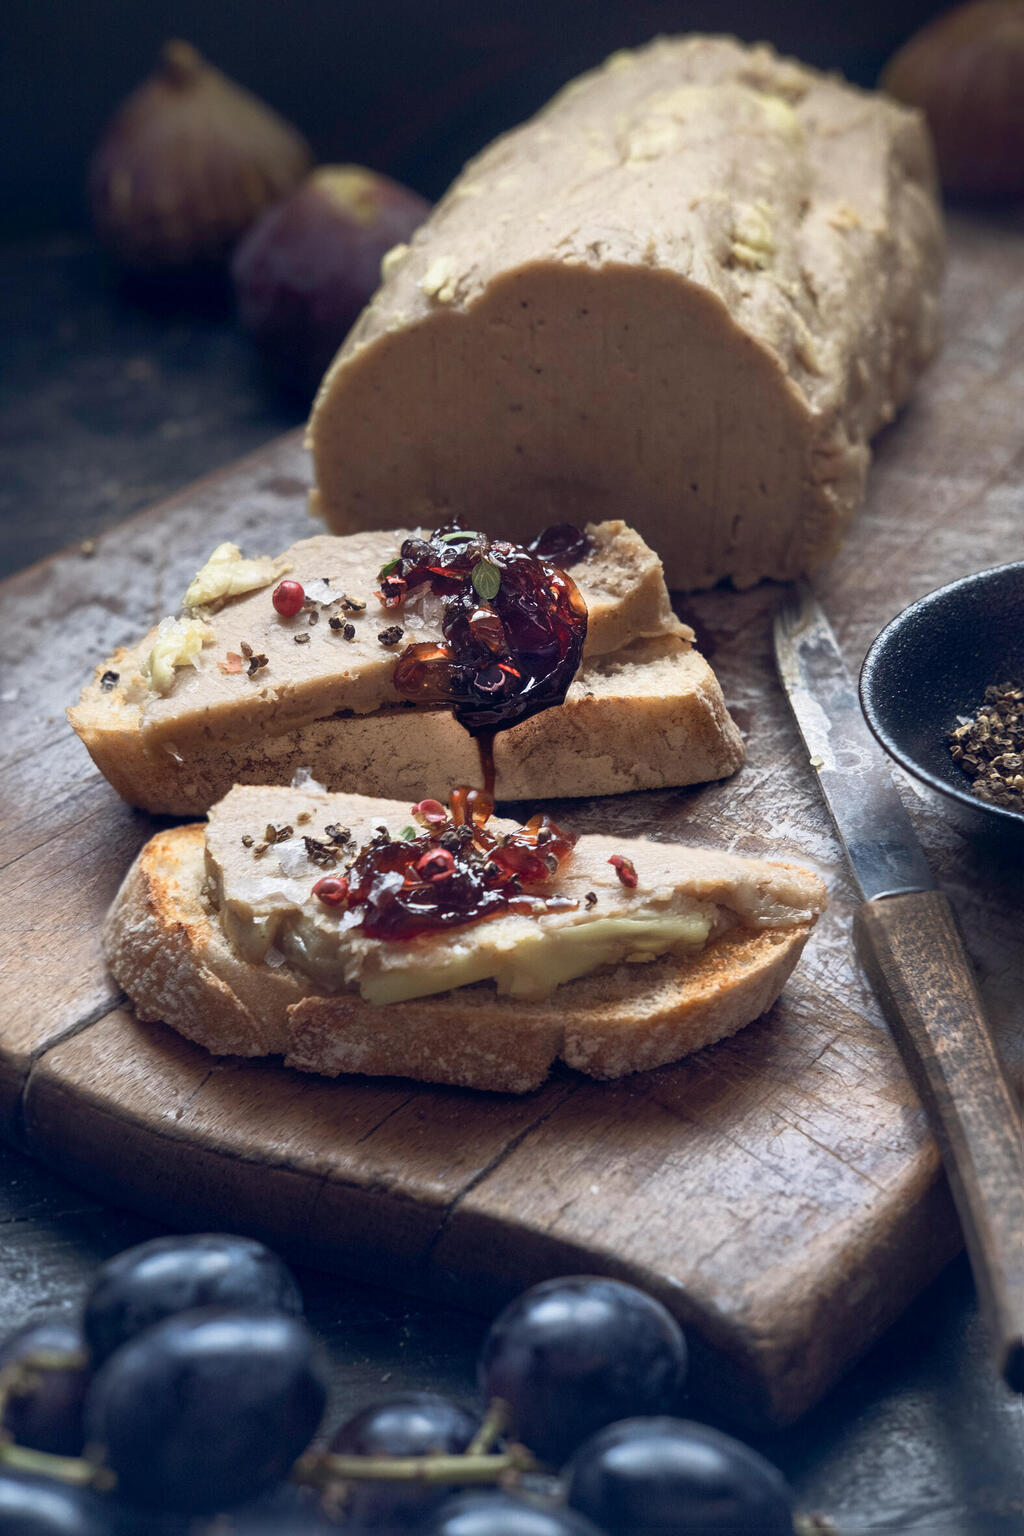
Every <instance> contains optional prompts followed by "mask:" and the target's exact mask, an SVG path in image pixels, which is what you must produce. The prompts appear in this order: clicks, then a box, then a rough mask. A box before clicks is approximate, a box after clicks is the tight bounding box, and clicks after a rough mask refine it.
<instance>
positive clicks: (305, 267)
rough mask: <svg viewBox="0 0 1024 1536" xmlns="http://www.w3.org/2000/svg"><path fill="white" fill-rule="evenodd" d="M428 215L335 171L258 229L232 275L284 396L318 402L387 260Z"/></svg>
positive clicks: (369, 179) (247, 322) (419, 203)
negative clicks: (318, 391)
mask: <svg viewBox="0 0 1024 1536" xmlns="http://www.w3.org/2000/svg"><path fill="white" fill-rule="evenodd" d="M429 211H430V205H429V203H427V202H426V201H425V200H424V199H423V198H422V197H420V196H419V195H418V194H417V193H415V192H412V191H410V190H409V188H408V187H403V186H401V185H400V184H399V183H398V182H396V181H391V180H389V178H388V177H386V176H380V175H378V174H377V173H376V172H375V171H370V170H366V169H364V167H362V166H358V165H336V166H321V167H320V168H319V169H318V170H315V171H314V172H313V173H312V175H310V176H309V177H307V179H306V180H305V181H304V182H303V184H302V186H301V187H299V188H298V189H297V190H296V191H294V192H293V193H292V194H291V195H290V196H289V197H286V198H285V199H284V200H283V201H282V202H280V203H278V204H277V205H276V207H274V208H270V209H268V210H267V212H266V213H264V214H263V215H262V217H261V218H259V219H258V220H257V221H256V223H255V224H254V225H253V227H252V229H251V230H250V231H249V233H248V234H247V235H246V237H245V239H244V240H242V242H241V243H240V245H239V246H238V249H237V250H236V252H235V255H234V259H233V261H232V265H231V271H232V276H233V278H234V284H235V294H236V298H237V301H238V312H239V315H240V317H241V321H242V324H243V325H244V326H245V328H246V330H248V331H249V332H250V333H251V334H252V336H253V337H254V338H255V340H256V342H257V344H258V346H259V347H260V349H261V351H262V352H263V354H264V356H265V358H266V359H267V362H268V363H269V365H270V366H271V368H272V369H273V371H274V373H275V374H276V375H277V377H278V378H279V379H280V381H281V383H282V384H283V385H284V386H285V387H286V388H288V389H291V390H294V391H297V392H299V393H301V394H303V395H304V396H306V397H307V398H310V397H311V396H312V394H313V392H314V390H315V389H316V386H317V384H318V383H319V382H320V379H321V377H322V375H323V373H324V371H325V369H326V368H327V365H328V364H329V363H330V361H331V358H332V357H333V356H334V354H335V352H336V351H337V350H338V348H339V347H340V345H341V343H342V342H343V341H344V339H345V336H346V334H347V333H348V331H349V329H350V327H351V325H352V322H353V321H354V320H355V318H356V316H357V315H358V314H359V312H360V310H361V309H362V308H363V306H364V305H365V304H366V303H367V301H368V299H369V298H370V296H371V294H372V293H373V292H374V290H375V289H376V288H377V285H378V283H379V282H380V272H381V261H382V259H383V258H384V256H385V255H386V254H387V253H388V252H389V251H391V250H392V249H393V248H394V247H395V246H396V245H397V246H400V245H402V244H403V243H404V242H405V241H407V240H408V239H409V237H410V236H411V234H412V232H413V230H414V229H416V227H417V225H419V224H420V223H422V221H423V219H424V218H426V216H427V214H428V213H429Z"/></svg>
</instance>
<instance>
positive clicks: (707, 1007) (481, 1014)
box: [104, 789, 824, 1093]
mask: <svg viewBox="0 0 1024 1536" xmlns="http://www.w3.org/2000/svg"><path fill="white" fill-rule="evenodd" d="M297 807H300V808H304V809H303V810H300V811H299V812H298V814H303V813H304V811H311V812H312V818H311V820H310V821H309V822H307V823H306V824H305V825H311V826H313V827H314V828H315V829H316V830H320V823H321V822H324V821H327V822H330V820H331V818H332V817H333V818H334V819H336V820H343V821H344V822H345V823H346V825H349V826H351V827H352V829H353V831H355V832H358V830H359V829H360V828H362V829H364V830H365V828H366V827H367V826H370V827H372V826H373V825H375V824H376V823H378V822H379V821H380V819H381V817H382V816H383V817H386V818H387V820H389V821H390V822H391V824H392V826H396V825H397V824H398V823H399V822H400V821H401V820H403V819H405V818H407V817H408V814H409V812H408V807H407V806H406V805H405V804H404V803H402V802H393V801H392V802H382V801H372V800H365V799H362V798H361V797H357V796H323V795H317V794H315V793H314V794H310V793H309V792H298V791H286V790H278V791H273V792H270V793H269V795H268V792H266V791H261V790H242V789H239V790H235V791H233V792H232V795H231V796H229V797H228V799H227V801H226V802H225V803H224V806H223V807H218V808H217V809H216V810H215V811H214V813H213V814H214V822H213V827H214V830H213V831H211V834H210V841H209V846H208V843H207V833H206V829H205V828H204V827H203V826H202V825H191V826H184V827H177V828H173V829H171V830H169V831H165V832H161V833H159V834H157V836H155V837H154V838H152V839H151V840H150V842H149V843H147V845H146V846H145V848H143V850H142V852H141V853H140V854H139V856H138V858H137V859H136V861H135V863H134V865H133V866H132V869H131V870H130V872H129V874H128V876H127V877H126V879H125V881H124V884H123V885H122V887H121V890H120V892H119V893H118V896H117V898H116V900H115V903H114V906H113V908H112V910H111V913H110V916H109V918H108V920H107V924H106V927H105V931H104V949H105V953H106V956H107V960H108V963H109V965H110V968H111V970H112V971H113V973H114V976H115V977H116V978H117V980H118V982H119V983H120V984H121V985H122V986H123V987H124V988H125V990H126V991H127V992H128V994H129V996H130V997H131V998H132V999H133V1001H134V1003H135V1007H136V1011H137V1013H138V1015H139V1017H140V1018H142V1019H152V1020H163V1021H164V1022H165V1023H167V1024H170V1025H171V1026H173V1027H174V1028H175V1029H177V1030H179V1031H180V1032H181V1033H182V1034H184V1035H186V1036H187V1037H188V1038H189V1039H192V1040H195V1041H197V1042H198V1043H200V1044H201V1045H204V1046H205V1047H206V1048H207V1049H209V1050H211V1051H213V1052H214V1053H216V1054H230V1055H241V1056H258V1055H265V1054H279V1055H283V1056H284V1058H285V1062H286V1064H287V1065H291V1066H294V1067H298V1068H300V1069H301V1070H303V1071H308V1072H316V1073H321V1074H324V1075H327V1076H336V1075H337V1074H338V1073H341V1072H355V1073H363V1074H369V1075H389V1076H407V1077H414V1078H419V1079H422V1080H424V1081H429V1082H444V1083H454V1084H459V1085H463V1086H467V1087H473V1088H482V1089H495V1090H502V1091H507V1092H515V1093H522V1092H526V1091H527V1090H529V1089H531V1088H534V1087H536V1086H537V1085H538V1084H539V1083H541V1082H542V1081H543V1080H544V1078H545V1077H546V1076H547V1074H548V1072H549V1070H550V1068H551V1066H552V1064H553V1063H554V1061H555V1060H556V1059H558V1058H561V1059H562V1060H563V1061H565V1062H566V1063H568V1064H569V1065H570V1066H572V1067H574V1068H576V1069H578V1070H580V1071H582V1072H584V1073H587V1074H588V1075H590V1076H592V1077H596V1078H611V1077H618V1076H621V1075H623V1074H624V1073H628V1072H634V1071H638V1070H644V1069H647V1068H650V1067H655V1066H659V1065H662V1064H664V1063H666V1062H669V1061H674V1060H676V1059H677V1058H679V1057H681V1056H684V1055H687V1054H688V1053H689V1052H691V1051H695V1050H698V1049H700V1048H701V1047H702V1046H704V1045H707V1044H709V1043H710V1042H712V1041H714V1040H718V1039H720V1038H722V1037H723V1036H726V1035H729V1034H732V1033H734V1032H735V1031H736V1030H738V1029H740V1028H742V1027H743V1025H745V1024H747V1023H749V1022H750V1021H751V1020H753V1019H755V1018H757V1017H758V1016H759V1015H760V1014H761V1013H763V1012H764V1011H765V1010H766V1009H767V1008H768V1007H770V1006H771V1004H772V1003H773V1002H774V1001H775V999H776V997H777V996H778V994H779V992H780V990H781V989H782V987H783V985H784V984H785V981H786V979H787V978H788V976H789V974H790V972H791V971H792V969H793V966H794V965H795V963H796V961H797V959H798V957H799V955H800V952H801V950H802V948H803V946H804V943H805V942H806V939H807V937H808V935H809V933H810V931H811V929H812V927H813V925H814V922H815V920H816V918H817V915H818V913H819V912H820V911H821V909H822V907H823V905H824V889H823V887H822V884H821V882H820V880H818V878H817V877H816V876H815V875H813V874H811V873H809V872H808V871H806V870H803V869H800V868H798V867H796V866H792V865H786V864H776V863H770V862H768V861H764V860H756V859H744V858H741V857H739V856H736V855H729V854H721V853H717V852H711V851H707V850H700V849H691V848H686V847H682V846H680V845H670V844H664V843H651V842H647V841H645V840H642V839H638V840H616V841H615V842H614V843H612V844H610V845H611V846H615V847H616V848H618V849H621V850H622V851H623V853H625V854H626V855H628V856H629V857H631V858H632V859H633V861H634V863H635V864H636V867H637V871H638V874H639V877H640V883H639V887H638V889H637V890H636V891H635V892H632V891H624V890H623V889H621V888H618V887H617V885H616V881H615V877H614V875H613V874H611V872H609V871H607V868H606V859H605V855H606V853H607V845H609V840H608V839H602V838H599V837H584V838H581V839H580V841H579V843H578V844H577V848H576V851H575V852H574V854H573V855H572V857H571V859H570V860H568V861H567V863H566V866H565V868H566V870H567V871H569V872H570V873H569V875H568V876H567V880H569V881H575V882H576V883H577V884H578V883H580V882H581V881H582V882H584V883H586V884H588V885H589V884H592V885H593V886H594V887H595V890H596V892H597V894H598V900H597V901H596V902H595V903H594V905H593V911H592V913H591V910H590V908H589V907H588V908H587V910H586V911H583V910H580V911H578V912H577V913H575V914H565V913H562V914H559V916H558V917H557V918H554V919H553V920H552V926H553V929H561V931H563V932H564V926H565V924H572V925H575V927H576V929H577V931H578V933H579V934H580V935H581V936H583V938H584V940H585V941H586V930H587V927H588V924H597V923H600V922H601V921H603V920H606V919H607V916H608V914H609V912H610V911H612V910H615V911H617V912H619V913H620V914H621V913H627V914H629V913H631V914H632V915H633V916H639V915H640V914H642V913H643V912H645V911H646V912H647V913H648V914H649V913H650V912H651V910H652V909H653V908H658V909H659V910H665V911H668V910H673V911H675V910H676V909H677V908H678V907H679V904H680V903H681V904H682V910H684V911H690V910H691V908H692V909H693V910H694V911H700V912H701V913H703V914H704V917H705V919H706V920H707V921H709V922H710V929H709V937H708V939H707V941H706V943H705V944H704V947H703V948H701V949H699V950H698V949H696V948H695V947H694V946H693V945H691V946H690V947H688V948H687V950H686V952H685V953H682V952H672V953H667V954H663V955H660V956H658V957H656V958H653V959H652V958H651V956H650V954H647V955H646V956H645V957H644V958H645V960H646V963H643V964H640V963H629V959H628V957H626V958H623V957H622V956H621V955H620V956H619V958H617V959H615V960H614V961H612V962H610V963H603V964H599V966H598V968H597V969H594V970H592V971H591V972H590V973H588V974H583V975H580V976H578V977H577V978H576V979H573V980H569V981H565V982H563V983H562V984H560V985H556V986H554V987H553V989H552V990H551V992H550V995H548V996H546V997H525V998H524V997H520V996H508V995H502V994H501V993H500V992H499V991H498V990H497V986H496V984H495V982H494V981H493V980H488V981H478V982H475V983H473V984H471V985H466V986H459V987H455V988H452V989H451V990H448V991H443V992H439V993H438V992H433V993H431V994H430V995H426V996H422V997H417V998H413V999H411V1000H407V1001H398V1002H393V1003H387V1004H384V1005H377V1004H374V1003H372V1002H369V1001H367V1000H366V998H365V997H364V996H363V995H362V994H361V991H360V990H357V988H356V985H354V984H353V983H352V982H351V981H350V982H349V983H348V984H345V983H343V982H342V983H339V987H338V989H337V990H330V989H328V987H327V986H326V985H324V984H323V981H322V980H321V981H320V982H314V981H313V980H311V978H310V976H309V975H308V974H306V973H304V971H303V970H300V969H299V968H298V965H297V962H296V958H295V957H296V955H301V954H302V953H303V946H302V944H301V943H300V944H298V946H297V947H295V945H294V944H292V946H291V947H290V951H289V953H290V958H286V957H285V955H284V954H283V953H282V952H281V951H279V950H277V949H276V948H275V947H273V945H271V947H270V948H268V949H266V958H264V959H262V960H254V959H252V958H247V957H246V953H245V952H244V951H245V944H240V941H239V934H238V930H237V927H234V926H232V923H231V922H228V921H227V917H226V914H228V913H229V911H230V909H231V907H232V904H233V903H235V904H237V903H238V902H241V903H242V904H243V906H245V905H246V904H248V903H249V902H251V901H253V900H255V898H254V896H253V891H254V889H257V893H258V891H259V890H262V898H261V899H262V900H263V901H264V903H266V901H269V902H270V906H269V907H267V906H266V905H264V907H259V902H258V901H257V902H256V905H257V907H258V908H259V911H258V912H257V916H259V912H264V914H265V912H266V911H268V910H274V911H275V912H276V914H277V917H278V918H279V919H281V913H282V911H286V910H287V911H289V912H290V916H289V918H288V919H287V920H288V921H292V920H294V921H296V922H298V921H303V922H305V921H306V919H307V918H309V917H310V911H309V909H310V908H312V909H313V918H312V920H316V918H318V917H323V914H322V913H321V911H320V908H319V907H318V904H317V903H316V901H315V900H314V899H313V898H312V897H311V896H310V895H309V890H310V888H311V884H312V879H311V878H310V877H313V878H315V877H316V876H317V875H318V874H320V873H322V871H320V870H317V869H316V868H314V867H313V866H311V867H310V870H309V873H308V874H307V875H306V876H305V877H303V876H302V874H301V873H300V872H298V871H297V870H296V862H295V853H294V851H293V852H292V854H291V856H290V858H291V862H290V863H289V864H288V865H287V868H289V869H290V870H291V871H292V873H291V875H290V876H285V875H284V874H282V871H281V870H280V869H278V868H277V867H276V864H275V860H276V859H277V857H278V853H279V850H278V849H277V848H276V846H274V847H271V848H270V849H269V850H267V852H266V853H265V854H263V855H262V856H260V857H259V858H258V859H254V856H253V855H252V854H251V852H249V851H245V852H244V854H243V850H242V848H241V843H240V840H239V839H237V837H236V836H235V834H236V833H237V831H238V828H239V826H240V825H245V824H248V823H249V822H251V823H252V825H253V826H254V827H255V826H256V825H257V824H258V823H261V822H262V821H263V820H269V821H271V822H274V821H275V819H280V817H281V816H283V815H288V816H289V817H290V818H291V819H292V820H293V821H294V820H297V819H298V814H297V809H296V808H297ZM218 816H219V817H220V818H221V820H220V823H219V824H218V822H217V819H216V818H218ZM217 838H219V839H220V841H219V844H218V843H217V841H216V839H217ZM235 842H237V843H238V844H239V852H238V858H239V859H240V860H243V861H244V860H251V861H252V862H251V864H249V865H245V864H244V862H243V865H242V866H240V869H239V870H238V871H235V872H234V874H231V873H230V872H229V873H228V875H225V872H224V865H225V862H226V861H227V860H229V859H230V857H231V856H230V854H229V853H226V852H225V849H226V848H228V847H229V845H233V844H234V843H235ZM289 842H292V840H291V839H290V840H289ZM268 860H269V862H265V861H268ZM300 862H301V856H300ZM574 866H575V868H574ZM256 870H258V875H257V874H254V871H256ZM602 870H604V871H605V873H603V874H602ZM667 871H672V872H673V874H672V878H674V879H675V881H676V888H675V892H674V893H670V892H669V890H668V888H667V886H666V884H665V879H666V872H667ZM253 880H256V881H257V887H253V885H252V883H251V882H252V881H253ZM261 880H266V881H267V882H269V884H268V885H267V886H266V887H262V886H259V881H261ZM275 882H276V887H275ZM275 888H276V889H277V891H278V896H277V897H275V896H274V890H275ZM295 888H298V889H299V890H300V891H301V892H302V893H304V894H302V895H300V897H299V898H298V900H297V901H296V902H293V907H292V908H288V907H287V901H288V899H289V898H288V894H287V893H288V891H290V890H293V889H295ZM572 888H573V886H572V885H571V884H567V885H566V886H565V889H566V890H569V889H572ZM278 902H279V903H282V904H284V905H275V903H278ZM299 908H301V909H302V911H301V912H300V911H299ZM709 913H711V914H712V916H711V917H710V918H709V917H708V914H709ZM281 920H282V921H283V920H284V919H281ZM537 921H538V920H537V919H535V918H530V917H522V918H512V917H503V918H500V919H498V921H497V922H496V923H484V924H477V925H475V926H474V927H471V928H468V929H463V930H458V932H457V934H456V935H455V940H456V942H457V943H459V944H462V945H464V946H467V945H468V946H470V947H472V946H473V945H475V944H481V945H482V944H490V945H491V946H492V947H498V948H500V947H502V944H503V943H504V940H499V939H496V938H495V932H496V930H497V929H498V928H499V927H500V925H501V924H506V925H508V924H514V923H518V924H519V925H520V926H522V925H524V924H525V925H527V926H529V925H530V924H534V923H536V922H537ZM227 929H230V930H231V932H232V939H229V937H228V933H227ZM276 931H279V930H276ZM260 932H261V933H262V930H260ZM265 937H266V935H265V933H263V939H264V940H265ZM531 937H532V936H531ZM354 942H355V943H356V944H357V946H358V943H359V940H358V936H356V939H355V940H354ZM452 942H453V937H452V931H451V930H448V932H447V934H446V935H429V936H427V939H426V941H423V940H416V941H413V946H414V952H413V953H412V956H411V958H410V946H409V943H408V942H406V943H403V944H388V943H387V942H382V941H376V940H370V939H366V938H363V939H362V940H361V944H362V949H363V950H366V949H367V948H369V949H371V950H372V949H373V948H374V947H375V946H376V948H378V949H384V950H390V951H393V952H395V955H394V963H395V964H397V965H398V966H399V968H403V967H404V968H405V970H406V971H408V970H410V969H412V970H414V969H415V967H416V965H417V964H419V963H421V961H422V964H423V966H424V969H427V968H428V967H429V966H430V965H431V964H433V962H434V961H435V960H436V959H437V957H438V955H444V952H445V951H446V950H447V949H449V948H450V946H451V944H452ZM416 946H418V950H417V949H416ZM505 947H506V948H507V947H508V946H507V945H506V946H505ZM513 947H514V944H513ZM677 950H678V946H677ZM398 952H400V953H398ZM538 953H539V951H538ZM634 958H636V957H635V956H634ZM268 960H269V962H270V963H268ZM390 963H392V957H385V959H383V960H378V959H377V957H376V956H375V955H374V956H371V958H370V961H369V962H368V964H369V974H371V976H372V975H373V974H375V966H376V967H377V968H380V967H382V966H385V965H386V964H390ZM445 963H448V957H447V956H446V957H445ZM362 984H363V983H360V985H362ZM431 984H432V985H436V984H437V978H436V977H435V978H434V981H433V982H432V983H431ZM501 984H502V983H501V981H500V980H499V982H498V985H501Z"/></svg>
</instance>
